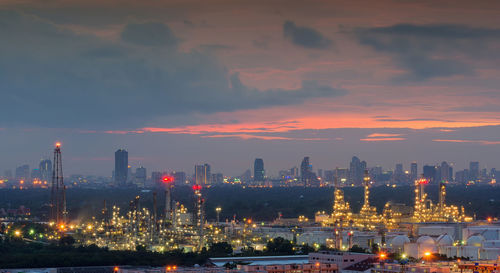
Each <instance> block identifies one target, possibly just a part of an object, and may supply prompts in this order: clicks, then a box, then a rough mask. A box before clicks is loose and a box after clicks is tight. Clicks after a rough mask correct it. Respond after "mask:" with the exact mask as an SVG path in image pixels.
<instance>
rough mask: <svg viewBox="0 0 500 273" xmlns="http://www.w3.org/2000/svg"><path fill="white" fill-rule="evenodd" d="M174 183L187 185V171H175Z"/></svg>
mask: <svg viewBox="0 0 500 273" xmlns="http://www.w3.org/2000/svg"><path fill="white" fill-rule="evenodd" d="M173 176H174V184H175V185H185V184H186V173H185V172H174V173H173Z"/></svg>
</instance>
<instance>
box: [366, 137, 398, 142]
mask: <svg viewBox="0 0 500 273" xmlns="http://www.w3.org/2000/svg"><path fill="white" fill-rule="evenodd" d="M360 140H361V141H370V142H372V141H401V140H406V138H404V137H383V138H362V139H360Z"/></svg>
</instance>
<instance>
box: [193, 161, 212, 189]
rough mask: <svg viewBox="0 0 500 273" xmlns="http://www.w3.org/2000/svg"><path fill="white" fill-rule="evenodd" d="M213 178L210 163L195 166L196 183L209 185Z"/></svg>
mask: <svg viewBox="0 0 500 273" xmlns="http://www.w3.org/2000/svg"><path fill="white" fill-rule="evenodd" d="M211 180H212V175H211V174H210V165H208V164H203V165H196V166H194V181H195V184H196V185H209V184H210V182H211Z"/></svg>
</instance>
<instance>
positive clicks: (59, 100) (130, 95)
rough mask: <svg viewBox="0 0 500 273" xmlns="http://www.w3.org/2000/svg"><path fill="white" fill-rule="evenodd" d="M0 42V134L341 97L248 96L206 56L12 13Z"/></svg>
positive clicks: (139, 122)
mask: <svg viewBox="0 0 500 273" xmlns="http://www.w3.org/2000/svg"><path fill="white" fill-rule="evenodd" d="M129 26H130V25H129ZM153 29H155V28H153ZM159 29H162V27H159ZM160 32H161V31H160ZM129 33H130V32H129ZM163 33H165V32H163ZM0 37H3V38H5V39H2V41H3V42H2V43H0V109H2V115H0V124H1V125H2V127H5V126H16V125H37V126H44V127H71V128H78V127H86V128H89V127H105V128H123V127H127V128H131V127H132V128H134V127H138V126H144V125H146V124H148V122H151V121H153V120H156V119H160V118H162V119H163V118H166V117H172V116H176V115H182V116H186V115H189V114H194V113H215V112H221V111H235V110H240V109H257V108H262V107H270V106H275V105H289V104H295V103H301V102H303V101H305V100H307V99H310V98H317V97H332V96H339V95H342V94H345V91H343V90H338V89H333V88H330V87H326V86H320V85H317V84H316V83H314V82H304V84H303V86H302V87H301V88H299V89H297V90H278V89H276V90H257V89H252V88H249V87H247V86H245V85H244V84H242V83H241V81H240V80H239V77H238V75H237V74H233V75H231V76H228V71H227V70H226V68H225V67H224V66H223V65H221V64H220V63H219V62H218V61H217V60H216V58H215V57H214V56H213V55H211V54H209V53H208V52H204V51H191V52H187V53H186V52H181V51H177V50H176V49H175V48H174V49H172V48H171V47H167V46H155V47H151V46H139V47H137V46H129V43H124V42H120V41H118V42H110V41H103V40H101V39H99V38H96V37H94V36H85V35H77V34H75V33H73V32H70V31H67V30H64V29H60V28H59V27H57V26H56V25H54V24H52V23H50V22H47V21H44V20H41V19H39V18H37V17H34V16H29V15H24V14H19V13H16V12H5V11H0ZM148 37H149V36H148ZM7 38H8V39H7ZM135 38H137V37H135ZM161 43H165V42H164V41H163V42H161V40H160V41H158V40H153V41H151V40H149V41H148V44H150V45H151V44H155V45H159V44H161Z"/></svg>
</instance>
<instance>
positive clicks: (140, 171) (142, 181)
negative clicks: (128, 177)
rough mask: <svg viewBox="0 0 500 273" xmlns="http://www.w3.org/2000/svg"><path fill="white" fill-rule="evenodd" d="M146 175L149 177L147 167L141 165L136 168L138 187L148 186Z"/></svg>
mask: <svg viewBox="0 0 500 273" xmlns="http://www.w3.org/2000/svg"><path fill="white" fill-rule="evenodd" d="M146 177H147V172H146V168H144V167H142V166H141V167H139V168H137V169H135V184H136V185H137V186H138V187H145V186H146Z"/></svg>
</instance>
